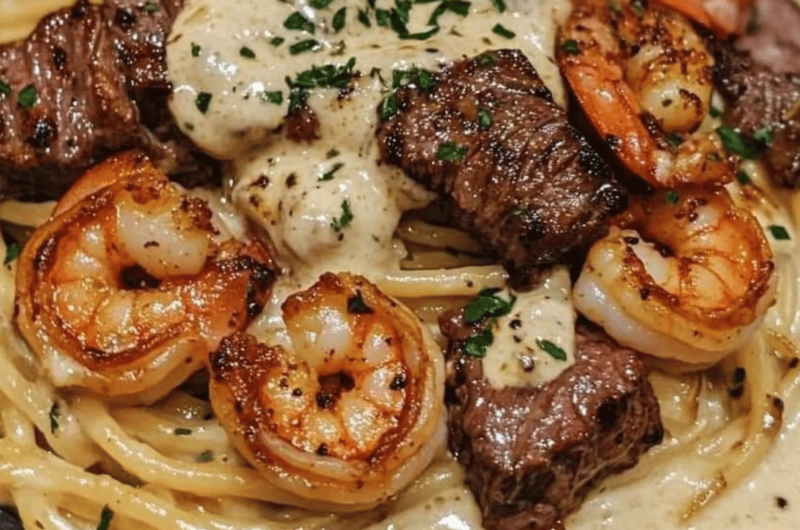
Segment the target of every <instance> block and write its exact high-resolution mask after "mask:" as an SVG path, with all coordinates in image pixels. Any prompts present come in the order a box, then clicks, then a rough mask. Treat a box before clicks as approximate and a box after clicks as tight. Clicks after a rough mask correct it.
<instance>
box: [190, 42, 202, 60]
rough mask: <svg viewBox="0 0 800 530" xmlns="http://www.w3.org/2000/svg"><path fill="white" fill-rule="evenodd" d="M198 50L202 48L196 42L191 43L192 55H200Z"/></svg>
mask: <svg viewBox="0 0 800 530" xmlns="http://www.w3.org/2000/svg"><path fill="white" fill-rule="evenodd" d="M200 50H202V48H201V47H200V45H199V44H197V43H196V42H193V43H192V57H200Z"/></svg>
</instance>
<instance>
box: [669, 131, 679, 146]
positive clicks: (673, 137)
mask: <svg viewBox="0 0 800 530" xmlns="http://www.w3.org/2000/svg"><path fill="white" fill-rule="evenodd" d="M667 143H668V144H669V145H670V146H671V147H678V146H680V145H681V144H682V143H683V138H681V137H680V135H677V134H670V135H669V136H667Z"/></svg>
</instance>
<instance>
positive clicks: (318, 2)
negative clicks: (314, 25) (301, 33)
mask: <svg viewBox="0 0 800 530" xmlns="http://www.w3.org/2000/svg"><path fill="white" fill-rule="evenodd" d="M331 2H333V0H311V1H310V2H309V3H308V5H310V6H311V7H313V8H314V9H325V8H326V7H328V6H329V5H331Z"/></svg>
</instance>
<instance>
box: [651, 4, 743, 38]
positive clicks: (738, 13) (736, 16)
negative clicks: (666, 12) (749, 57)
mask: <svg viewBox="0 0 800 530" xmlns="http://www.w3.org/2000/svg"><path fill="white" fill-rule="evenodd" d="M657 1H658V3H659V4H662V5H665V6H667V7H670V8H672V9H674V10H675V11H677V12H679V13H682V14H683V15H684V16H686V17H688V18H690V19H692V20H694V21H695V22H697V23H698V24H702V25H704V26H706V27H707V28H709V29H711V30H713V31H714V33H716V34H717V36H719V37H727V36H729V35H732V34H737V33H742V32H744V30H745V29H746V28H747V24H748V23H749V22H750V20H751V19H752V17H753V6H754V5H755V3H756V2H755V0H701V1H699V2H698V1H697V0H657Z"/></svg>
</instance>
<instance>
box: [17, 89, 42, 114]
mask: <svg viewBox="0 0 800 530" xmlns="http://www.w3.org/2000/svg"><path fill="white" fill-rule="evenodd" d="M37 101H39V94H38V93H37V92H36V87H35V86H33V85H28V86H26V87H25V88H23V89H22V90H20V91H19V96H17V105H19V106H20V107H22V108H23V109H29V108H31V107H33V106H34V105H36V102H37Z"/></svg>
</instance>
